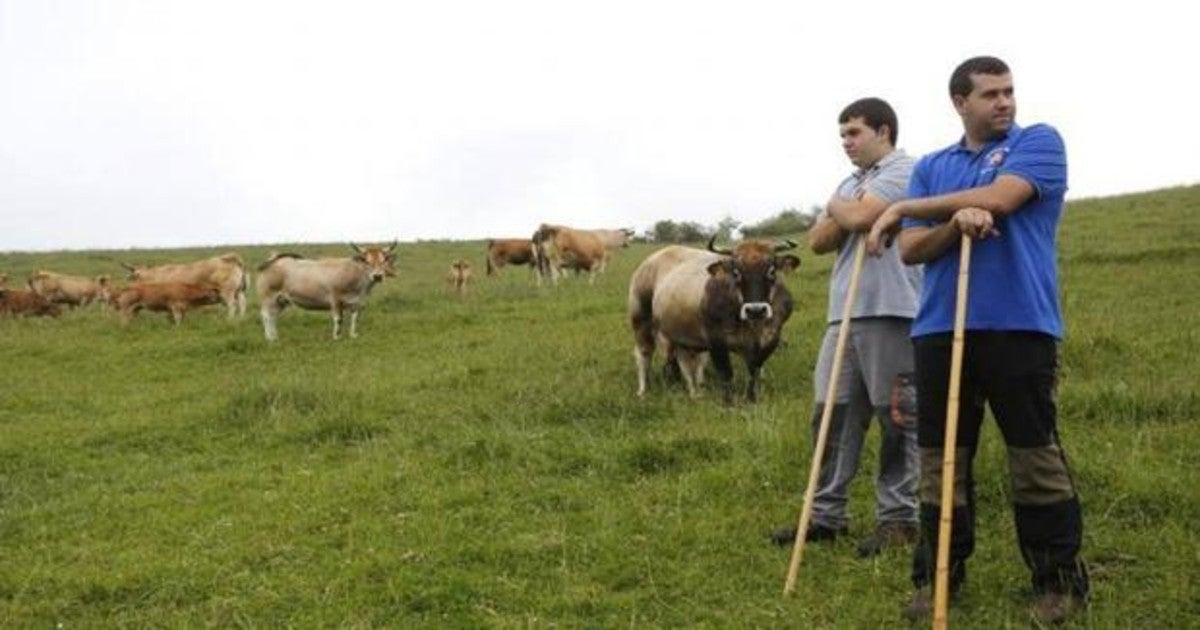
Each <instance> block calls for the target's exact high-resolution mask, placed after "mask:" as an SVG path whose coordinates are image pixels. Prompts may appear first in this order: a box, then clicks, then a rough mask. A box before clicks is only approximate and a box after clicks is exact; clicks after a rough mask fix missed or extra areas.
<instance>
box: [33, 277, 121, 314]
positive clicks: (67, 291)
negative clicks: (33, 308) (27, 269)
mask: <svg viewBox="0 0 1200 630" xmlns="http://www.w3.org/2000/svg"><path fill="white" fill-rule="evenodd" d="M29 288H30V289H33V291H34V293H37V294H38V295H40V296H42V297H44V298H46V299H47V300H49V301H51V302H54V303H56V304H66V305H68V306H87V305H88V304H90V303H92V302H93V301H96V302H100V303H101V304H105V303H107V302H108V301H109V298H110V297H111V285H110V284H109V279H108V276H105V275H100V276H96V277H95V278H85V277H83V276H69V275H66V274H61V273H55V272H53V271H46V270H44V269H39V270H37V271H35V272H33V273H31V274H29Z"/></svg>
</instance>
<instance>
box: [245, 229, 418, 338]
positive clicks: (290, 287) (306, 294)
mask: <svg viewBox="0 0 1200 630" xmlns="http://www.w3.org/2000/svg"><path fill="white" fill-rule="evenodd" d="M396 245H397V242H393V243H392V245H391V246H390V247H388V248H386V249H384V248H382V247H366V248H360V247H359V246H358V245H355V244H353V243H351V244H350V247H352V248H353V249H354V252H355V253H354V256H351V257H349V258H318V259H315V260H314V259H311V258H304V257H302V256H299V255H296V254H291V253H284V254H274V255H272V256H271V257H270V258H268V259H267V261H266V262H264V263H263V264H261V265H259V267H258V271H259V274H258V280H257V284H256V288H257V290H258V299H259V302H260V303H261V304H262V309H261V314H262V323H263V332H264V333H265V334H266V337H267V341H275V340H276V339H278V338H279V334H278V331H277V330H276V327H275V320H276V319H277V318H278V317H279V313H280V312H282V311H283V309H284V308H286V307H287V306H288V305H289V304H295V305H296V306H299V307H300V308H304V309H309V310H328V311H329V312H330V315H331V317H332V318H333V338H334V339H335V340H336V339H338V338H339V337H340V334H341V323H342V314H343V313H346V312H349V313H350V337H351V338H353V337H357V336H358V311H359V309H360V308H362V303H363V301H364V300H366V297H367V295H368V294H369V293H370V292H371V289H373V288H374V287H375V285H377V284H379V283H380V282H382V281H383V279H384V278H385V277H390V276H395V275H396V270H395V268H394V267H393V264H394V263H395V261H396V254H395V250H396Z"/></svg>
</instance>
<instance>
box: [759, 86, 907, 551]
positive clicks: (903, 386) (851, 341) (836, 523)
mask: <svg viewBox="0 0 1200 630" xmlns="http://www.w3.org/2000/svg"><path fill="white" fill-rule="evenodd" d="M838 124H839V131H840V134H841V137H842V148H843V149H844V150H845V152H846V156H847V157H849V158H850V161H851V162H852V163H853V164H854V166H856V167H857V170H856V171H855V172H854V173H852V174H851V175H850V176H849V177H847V178H846V179H845V180H844V181H842V183H841V184H840V185H839V186H838V188H837V191H836V192H835V193H834V195H833V197H832V198H830V200H829V203H828V204H827V205H826V207H825V212H824V213H822V215H821V216H820V217H819V218H818V219H817V222H816V223H815V224H814V226H813V227H812V229H811V230H810V232H809V239H808V240H809V247H810V248H811V249H812V251H813V252H814V253H816V254H825V253H829V252H837V260H836V261H835V262H834V265H833V272H832V274H831V276H830V282H829V310H828V322H829V326H828V327H827V328H826V330H825V338H824V341H823V343H822V344H821V353H820V356H819V357H818V359H817V365H816V368H815V370H814V373H813V384H814V387H815V396H814V401H815V404H814V409H813V416H812V434H813V443H814V444H815V443H816V434H817V429H818V427H819V425H820V421H821V416H822V411H823V409H824V406H825V404H826V402H827V401H826V400H825V396H826V393H827V390H828V387H829V379H830V377H831V374H830V371H831V369H832V365H833V354H834V349H835V346H836V343H837V337H838V330H839V328H840V326H841V323H842V322H841V318H842V312H843V310H844V307H845V303H846V299H847V297H848V296H847V293H848V292H849V286H850V277H851V275H852V267H853V261H854V257H855V250H856V249H857V247H858V244H859V241H861V240H863V239H865V238H866V237H867V232H868V231H869V230H870V228H871V225H872V224H873V223H874V222H875V219H876V217H878V216H879V214H880V213H882V212H883V210H884V209H885V208H887V207H888V205H889V204H891V203H892V202H895V201H899V200H900V199H903V198H904V196H905V191H906V190H907V188H908V178H909V176H910V175H911V173H912V169H913V164H914V161H913V159H912V158H910V157H909V156H908V155H907V154H905V152H904V151H903V150H900V149H897V148H896V137H897V133H898V122H897V119H896V113H895V111H893V110H892V107H891V106H890V105H888V103H887V102H886V101H884V100H882V99H878V98H864V99H860V100H857V101H855V102H853V103H851V104H850V105H848V106H847V107H846V108H845V109H844V110H842V113H841V114H840V115H839V116H838ZM920 289H921V270H920V268H919V267H907V266H905V265H904V264H903V263H902V262H901V261H900V257H899V254H898V252H897V251H896V248H894V247H893V248H889V249H888V250H887V251H885V252H884V254H883V255H882V256H879V257H873V256H868V257H865V260H864V261H863V268H862V271H861V273H860V275H859V281H858V292H857V295H856V296H855V297H854V303H853V305H852V307H853V308H852V311H851V322H852V325H851V328H850V331H849V336H848V338H847V341H846V348H845V350H844V355H843V357H842V365H841V371H840V374H839V375H838V380H837V391H836V393H835V399H834V401H833V405H834V408H833V413H832V416H831V419H830V422H831V425H830V428H829V436H828V440H827V442H826V451H825V454H824V457H823V458H822V465H821V471H820V475H819V478H818V482H817V489H816V495H815V497H814V500H813V507H812V510H813V514H812V524H811V525H810V526H809V530H808V532H807V533H806V536H807V540H832V539H834V538H837V537H838V536H839V535H842V534H844V533H846V532H847V531H849V523H850V521H849V517H848V515H847V510H846V504H847V502H848V499H849V490H850V482H851V481H852V480H853V479H854V476H855V474H856V473H857V472H858V465H859V459H860V455H861V452H862V447H863V441H864V439H865V436H866V433H867V431H868V429H869V428H870V426H871V424H872V422H871V421H872V419H873V418H874V419H878V421H879V426H880V430H881V433H882V435H881V442H880V447H879V474H878V476H877V477H876V480H875V503H876V506H875V519H876V527H875V530H874V532H873V533H872V534H871V535H870V536H868V537H867V538H866V539H864V540H863V541H861V542H860V543H859V546H858V552H859V555H860V556H863V557H866V556H872V555H875V554H877V553H879V552H880V551H881V550H882V549H884V548H886V547H889V546H902V545H908V544H911V543H913V542H915V541H916V538H917V496H916V492H917V480H918V471H919V464H918V459H917V442H916V426H915V424H916V423H915V414H916V408H915V405H916V403H915V392H914V391H913V390H912V385H911V383H912V380H911V374H912V371H913V352H912V342H911V341H910V339H909V326H910V325H911V323H912V319H913V317H914V316H915V315H916V309H917V299H918V297H919V295H920ZM795 535H796V530H795V528H794V527H793V528H784V529H781V530H779V531H777V532H776V533H775V535H774V538H775V541H776V542H777V543H779V544H784V545H786V544H790V543H791V541H793V540H794V539H795Z"/></svg>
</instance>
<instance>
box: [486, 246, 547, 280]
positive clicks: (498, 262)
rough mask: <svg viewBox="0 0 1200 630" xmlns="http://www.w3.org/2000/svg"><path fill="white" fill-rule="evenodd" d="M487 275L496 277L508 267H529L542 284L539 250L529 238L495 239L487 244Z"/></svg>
mask: <svg viewBox="0 0 1200 630" xmlns="http://www.w3.org/2000/svg"><path fill="white" fill-rule="evenodd" d="M485 261H486V264H487V275H489V276H491V275H495V274H496V273H497V272H499V271H500V270H501V269H503V268H504V267H505V266H506V265H529V269H530V270H531V271H532V272H533V273H534V276H535V277H536V278H537V281H538V284H541V283H542V276H541V274H540V273H538V270H539V268H540V265H539V262H540V259H539V257H538V248H537V247H536V246H535V245H534V243H533V241H532V240H531V239H527V238H494V239H489V240H488V242H487V255H486V258H485Z"/></svg>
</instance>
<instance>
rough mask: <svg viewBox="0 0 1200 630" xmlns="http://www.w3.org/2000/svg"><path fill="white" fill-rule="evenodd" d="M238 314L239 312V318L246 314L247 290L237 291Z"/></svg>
mask: <svg viewBox="0 0 1200 630" xmlns="http://www.w3.org/2000/svg"><path fill="white" fill-rule="evenodd" d="M237 314H238V317H239V318H240V317H245V316H246V292H245V291H240V290H239V291H238V292H237Z"/></svg>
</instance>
